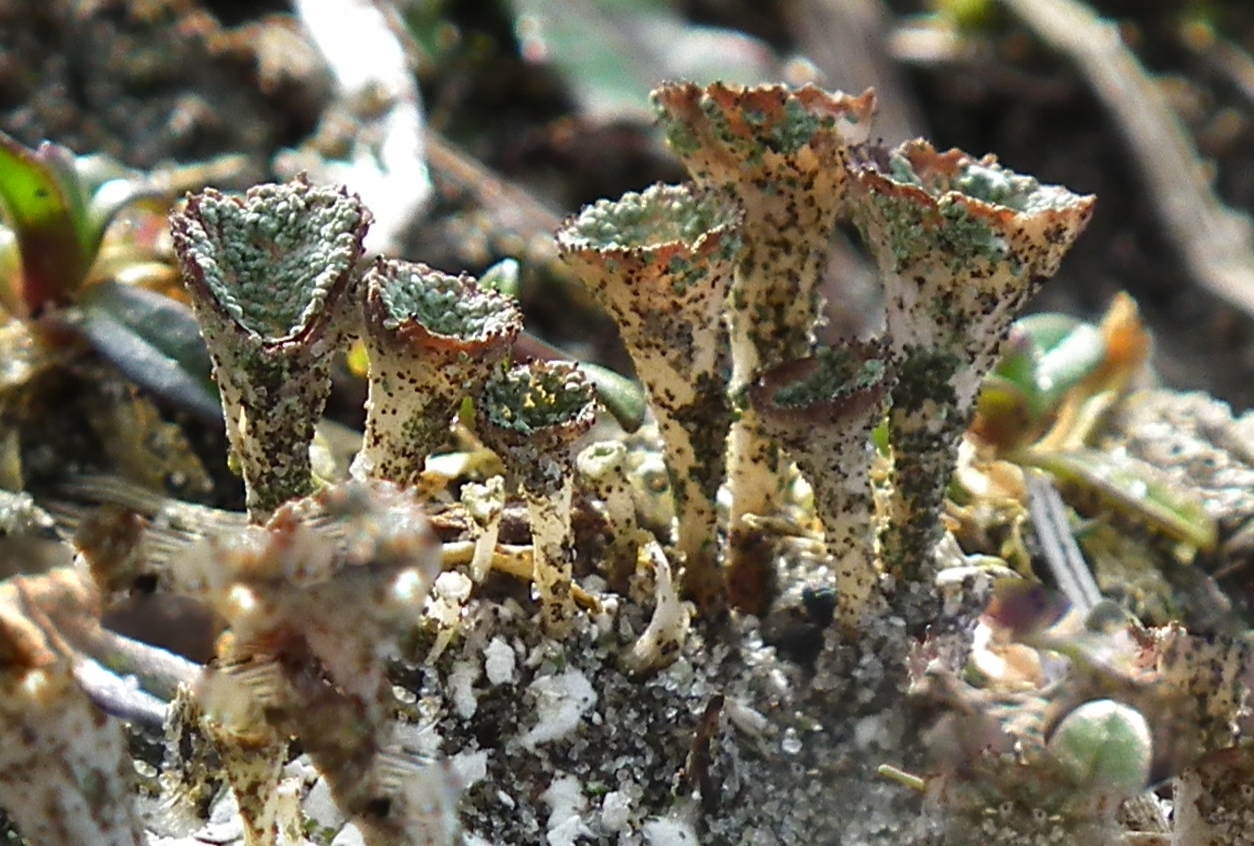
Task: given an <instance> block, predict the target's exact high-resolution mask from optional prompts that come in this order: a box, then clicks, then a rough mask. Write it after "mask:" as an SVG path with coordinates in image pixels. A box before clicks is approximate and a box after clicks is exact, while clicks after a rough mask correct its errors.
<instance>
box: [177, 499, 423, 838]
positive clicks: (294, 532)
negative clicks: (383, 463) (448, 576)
mask: <svg viewBox="0 0 1254 846" xmlns="http://www.w3.org/2000/svg"><path fill="white" fill-rule="evenodd" d="M441 560H442V552H441V547H440V544H439V541H438V539H437V538H436V536H435V534H434V532H433V530H432V529H431V527H430V525H429V523H428V522H427V520H426V517H425V516H424V511H423V506H422V503H421V502H420V501H419V500H418V499H417V498H416V496H414V495H413V494H412V492H410V491H402V490H400V489H399V488H397V487H396V486H394V485H392V484H391V483H388V482H381V481H365V482H349V483H345V484H342V485H337V486H333V487H330V488H327V489H325V490H323V491H321V492H319V493H318V494H316V495H314V496H311V497H308V498H305V499H301V500H297V501H294V502H292V503H289V504H287V505H285V506H283V507H282V508H280V509H279V510H278V511H277V512H276V513H275V514H274V516H273V517H272V518H271V519H270V521H269V522H267V524H266V525H265V526H250V527H248V528H247V529H246V530H245V531H244V532H242V533H237V534H235V535H224V536H213V537H210V538H208V539H206V540H205V541H203V542H201V543H199V544H197V545H196V546H195V547H194V548H192V549H191V550H189V551H188V553H187V554H185V555H184V556H182V557H180V558H179V559H178V560H177V561H176V562H174V564H173V566H172V567H171V568H169V570H168V571H166V572H165V573H163V578H164V579H165V580H166V581H167V582H168V583H169V587H170V589H171V590H173V591H176V592H178V593H182V594H186V595H191V596H193V597H195V598H198V599H200V600H202V601H204V602H206V603H207V604H209V605H210V606H211V607H212V608H213V609H214V610H215V611H216V612H217V613H218V614H219V615H220V616H221V617H222V618H223V619H224V620H225V621H226V622H227V623H228V625H229V627H230V628H229V631H228V633H227V634H226V635H224V636H223V637H222V638H221V639H220V640H219V644H218V655H217V658H216V659H215V661H214V662H213V664H212V665H211V666H210V667H209V668H208V669H207V670H206V672H205V674H204V677H203V679H202V681H201V683H200V685H199V688H198V691H197V694H198V697H199V699H200V700H201V701H202V702H203V703H204V708H205V712H206V716H207V718H208V720H209V721H210V725H211V729H212V734H213V736H214V738H215V740H216V741H217V743H218V744H219V746H221V747H225V752H224V761H226V762H227V763H228V764H230V762H231V761H237V762H238V765H237V767H236V770H237V771H238V773H237V777H234V778H232V785H233V787H234V789H235V790H236V791H237V794H238V793H240V792H241V791H242V792H243V794H244V795H239V796H238V798H239V801H240V807H241V812H242V813H243V812H244V811H245V809H246V808H250V807H251V808H255V811H254V812H253V813H254V817H255V818H254V820H253V822H252V827H253V828H254V829H256V830H258V831H270V830H271V829H272V818H273V814H274V811H275V807H272V806H273V805H274V803H273V802H272V801H269V797H271V796H272V795H273V786H272V785H271V786H270V787H268V788H265V787H263V785H264V784H265V783H268V782H273V781H274V779H276V778H277V776H276V775H275V773H276V770H275V766H274V764H275V762H276V761H277V762H278V763H279V764H280V765H281V764H282V763H283V760H284V752H285V751H286V746H287V742H286V739H287V738H289V737H297V738H299V739H300V740H301V742H302V745H303V746H304V748H305V749H306V751H307V752H308V753H309V755H310V757H311V758H312V759H313V761H314V763H315V764H316V765H317V766H318V768H319V769H320V770H321V771H322V773H323V774H324V775H325V776H326V779H327V783H328V785H329V786H330V787H331V791H332V794H333V796H334V797H335V800H336V803H337V805H338V806H339V807H340V809H341V810H342V811H343V812H344V813H345V814H346V815H347V816H349V817H351V818H353V819H355V820H359V821H362V825H361V827H362V829H363V831H364V832H365V831H367V830H369V831H371V832H375V833H376V834H375V835H374V837H373V839H370V837H369V835H368V840H367V842H369V843H372V844H373V843H388V844H391V843H401V842H406V841H404V839H403V837H401V836H400V835H399V834H397V833H396V832H398V831H400V830H401V829H403V828H404V826H405V825H407V822H406V820H404V819H396V818H393V817H390V816H385V818H379V816H378V814H377V813H371V811H370V808H371V807H372V805H374V804H377V802H378V800H380V799H386V800H388V802H387V803H385V804H386V806H387V807H391V808H394V809H399V808H400V807H401V805H402V804H403V803H402V802H400V801H399V800H398V801H397V802H392V801H391V800H392V799H394V798H397V797H393V796H391V795H390V793H389V791H390V790H392V789H393V788H390V787H388V786H387V785H388V784H390V783H391V782H390V780H389V779H388V778H386V777H385V776H386V772H387V771H389V768H391V767H393V764H391V763H389V761H390V760H391V753H390V751H389V744H390V743H391V727H390V713H391V706H392V696H391V686H390V684H389V683H388V681H387V677H386V660H387V658H388V657H390V656H393V655H395V654H396V653H397V652H398V651H399V647H398V645H397V638H398V636H399V635H400V634H402V633H403V632H404V631H405V630H406V627H407V626H408V625H409V624H410V623H412V621H413V620H414V619H416V617H417V616H418V615H419V614H420V613H421V608H422V603H423V601H424V600H425V597H426V594H427V592H428V590H429V589H430V586H431V584H432V582H433V581H434V578H435V576H436V575H437V574H438V573H439V571H440V567H441ZM250 783H251V784H254V785H255V786H256V789H249V788H248V785H249V784H250ZM401 798H403V797H401ZM397 812H398V813H399V810H397ZM258 842H264V841H258Z"/></svg>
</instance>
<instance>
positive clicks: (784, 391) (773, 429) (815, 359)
mask: <svg viewBox="0 0 1254 846" xmlns="http://www.w3.org/2000/svg"><path fill="white" fill-rule="evenodd" d="M892 382H893V378H892V370H891V366H890V362H889V351H888V348H887V346H886V345H883V344H869V343H852V344H849V345H847V346H842V347H834V348H826V349H822V350H820V351H819V352H818V353H817V354H815V355H813V356H810V357H808V358H804V359H799V360H797V361H795V362H789V363H787V364H783V365H779V366H778V367H774V368H772V369H770V370H768V371H766V372H765V373H764V374H762V375H761V376H760V377H759V378H758V380H757V381H756V382H755V384H754V386H753V388H752V389H751V390H750V394H749V396H750V399H751V401H752V402H753V406H754V408H755V409H757V411H758V414H759V416H760V418H761V420H762V424H763V426H764V427H765V429H766V431H767V432H769V433H770V434H771V436H772V437H774V438H776V439H777V440H778V441H779V442H780V443H781V444H783V445H784V447H785V449H787V450H788V452H789V453H790V454H791V455H792V457H793V459H794V460H795V461H796V462H797V465H798V466H799V467H800V468H801V472H802V473H803V474H804V475H805V478H806V480H807V481H808V482H809V483H810V486H811V487H812V488H813V490H814V506H815V511H816V512H817V514H818V517H819V519H820V520H821V521H822V523H823V530H824V535H825V539H826V544H827V553H828V555H829V556H830V557H831V559H832V567H833V569H834V570H835V572H836V585H835V586H836V589H837V599H836V620H837V622H838V624H839V625H840V626H841V627H842V628H843V629H844V630H845V632H846V633H847V634H855V633H856V632H857V631H858V630H859V622H860V621H861V620H862V618H863V616H864V615H865V614H866V613H867V612H869V611H872V610H874V609H875V608H876V606H877V605H878V604H879V601H880V600H881V599H882V596H881V593H880V589H879V570H878V567H877V565H876V555H875V533H874V523H875V504H874V497H873V494H872V490H871V461H872V458H873V449H872V447H871V432H872V430H874V429H875V427H876V426H877V425H879V424H880V422H881V421H882V420H883V419H884V414H885V412H886V410H887V404H888V394H889V391H890V389H891V387H892Z"/></svg>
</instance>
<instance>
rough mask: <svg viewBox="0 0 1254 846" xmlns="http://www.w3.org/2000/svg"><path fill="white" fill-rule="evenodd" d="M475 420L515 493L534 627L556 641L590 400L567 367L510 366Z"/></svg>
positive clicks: (570, 605) (589, 390) (567, 611)
mask: <svg viewBox="0 0 1254 846" xmlns="http://www.w3.org/2000/svg"><path fill="white" fill-rule="evenodd" d="M475 419H476V424H477V428H478V430H479V436H480V437H482V438H483V441H484V443H485V444H487V446H488V447H489V448H490V449H492V450H494V451H495V452H496V453H497V454H498V455H500V456H501V458H502V460H503V461H504V462H505V465H506V467H507V469H508V470H509V471H510V472H511V473H512V474H513V475H514V476H515V477H516V478H517V480H518V482H519V484H520V486H521V487H522V492H523V496H524V497H525V498H526V500H527V514H528V516H529V518H530V522H531V540H532V554H533V562H534V563H533V570H532V579H533V582H534V584H535V587H536V592H537V593H538V594H539V596H540V603H541V620H542V622H543V624H544V627H545V630H546V631H548V632H550V633H552V634H560V633H562V632H564V631H566V630H568V629H569V626H570V621H571V618H572V617H573V615H574V612H575V601H574V597H573V595H572V588H573V587H574V579H573V574H572V569H573V567H572V565H573V563H574V558H575V543H574V535H573V533H572V530H571V524H570V505H571V497H572V494H573V493H574V474H575V454H576V450H577V442H578V440H579V437H580V436H581V435H583V433H584V432H586V431H588V429H589V428H590V427H591V426H592V424H593V422H594V421H595V419H596V392H595V390H594V389H593V387H592V385H591V383H590V382H588V380H587V379H586V378H585V377H584V376H583V374H582V373H581V372H580V371H579V369H578V368H577V367H575V366H574V365H571V364H564V363H560V362H558V363H551V362H545V361H535V362H532V363H531V364H522V365H516V366H514V367H512V368H510V369H502V370H499V371H498V372H497V373H496V374H494V376H493V377H492V378H491V379H489V380H488V383H487V384H486V385H485V386H484V389H483V392H482V393H481V394H480V396H479V397H478V398H477V400H476V402H475Z"/></svg>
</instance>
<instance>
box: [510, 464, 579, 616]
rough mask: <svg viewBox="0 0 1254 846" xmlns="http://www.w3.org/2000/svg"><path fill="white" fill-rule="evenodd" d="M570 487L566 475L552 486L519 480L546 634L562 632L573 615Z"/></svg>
mask: <svg viewBox="0 0 1254 846" xmlns="http://www.w3.org/2000/svg"><path fill="white" fill-rule="evenodd" d="M574 488H575V485H574V479H573V478H572V477H571V476H570V475H569V474H568V475H566V476H565V477H564V478H563V479H562V480H561V482H560V484H558V485H556V486H552V485H548V484H542V485H534V484H527V482H526V481H524V482H523V496H524V498H525V499H526V500H527V517H528V519H529V520H530V522H531V545H532V556H533V561H534V570H533V574H532V582H533V584H534V585H535V588H536V594H537V595H538V596H539V597H540V604H541V606H542V608H543V609H544V611H543V618H542V619H543V622H544V626H545V630H546V631H548V632H550V633H561V632H563V631H565V630H566V629H567V628H568V626H569V621H570V620H571V618H572V617H574V615H575V600H574V598H573V597H572V596H571V588H572V587H573V585H574V580H573V578H572V575H571V574H572V570H573V566H574V563H575V540H574V535H573V534H572V533H571V525H570V502H571V495H572V493H573V491H574Z"/></svg>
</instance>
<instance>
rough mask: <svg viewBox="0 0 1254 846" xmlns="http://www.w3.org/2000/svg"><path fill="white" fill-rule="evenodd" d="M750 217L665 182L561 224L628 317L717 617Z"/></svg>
mask: <svg viewBox="0 0 1254 846" xmlns="http://www.w3.org/2000/svg"><path fill="white" fill-rule="evenodd" d="M739 222H740V212H739V210H738V209H737V208H736V206H735V205H734V204H733V203H731V202H730V201H729V200H728V199H727V198H726V197H721V196H718V195H714V194H709V193H703V192H698V191H694V190H693V189H692V188H691V187H688V186H682V185H654V186H653V187H651V188H648V189H646V190H645V191H644V192H642V193H639V194H636V193H630V194H626V195H624V196H623V197H622V198H621V199H619V200H616V201H612V202H611V201H608V200H603V201H601V202H598V203H596V204H594V205H591V206H587V207H586V208H584V209H583V210H582V211H581V212H580V213H579V214H578V215H577V216H575V217H573V218H570V219H569V220H567V221H566V223H565V224H564V225H563V226H562V228H561V229H560V230H559V231H558V233H557V244H558V250H559V253H560V255H561V257H562V259H563V260H564V261H565V262H566V263H567V264H568V265H570V266H571V268H572V269H574V270H575V272H576V274H578V276H579V278H580V279H581V280H582V281H583V283H584V284H585V285H586V286H587V287H588V288H589V290H591V291H592V293H593V295H594V296H595V297H596V298H597V300H598V301H599V302H600V303H601V305H602V306H603V307H604V308H605V309H606V310H607V311H609V313H610V314H611V316H612V317H613V318H614V320H615V322H616V323H617V324H618V330H619V332H620V334H621V335H622V338H623V342H624V343H625V344H626V346H627V351H628V352H629V353H630V355H631V358H632V363H633V364H634V365H635V369H636V374H637V376H638V377H639V379H640V381H641V382H642V383H643V384H644V387H645V392H646V393H647V394H648V397H649V405H650V407H651V408H652V409H653V414H654V416H655V417H656V419H657V424H658V431H659V433H660V434H661V437H662V443H663V447H664V451H665V455H666V466H667V471H668V473H669V476H670V482H671V491H672V493H673V494H674V497H675V512H676V516H677V517H678V534H677V540H676V544H675V546H676V548H677V549H678V551H679V552H680V554H681V556H682V560H683V564H684V571H683V572H684V575H683V589H684V593H685V595H686V596H688V597H689V598H691V599H693V600H694V601H695V602H696V603H697V606H698V607H699V608H700V609H701V610H702V612H703V613H704V614H705V615H706V616H717V615H718V614H719V613H721V611H722V610H723V609H724V608H725V607H726V585H725V581H724V578H723V573H722V569H721V565H720V563H719V560H718V503H717V499H718V489H719V487H720V485H722V483H723V480H724V478H725V475H726V474H725V466H726V465H725V460H724V456H725V451H726V438H727V431H728V427H729V426H730V424H731V409H730V407H729V404H728V400H727V387H726V381H725V377H724V375H723V373H724V370H725V369H726V364H727V339H726V330H725V329H724V328H723V323H722V314H723V309H724V302H725V300H726V298H727V292H728V289H729V286H730V283H731V279H732V273H733V270H734V267H735V261H736V255H737V253H738V251H739V249H740V238H739V236H738V235H737V234H736V228H737V226H738V224H739Z"/></svg>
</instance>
